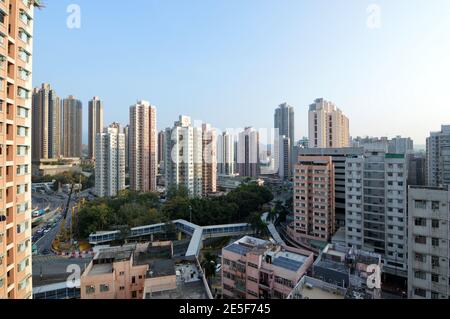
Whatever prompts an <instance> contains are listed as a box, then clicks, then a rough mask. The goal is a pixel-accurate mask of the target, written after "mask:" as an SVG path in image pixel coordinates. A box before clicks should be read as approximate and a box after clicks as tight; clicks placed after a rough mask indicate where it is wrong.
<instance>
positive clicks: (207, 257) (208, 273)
mask: <svg viewBox="0 0 450 319" xmlns="http://www.w3.org/2000/svg"><path fill="white" fill-rule="evenodd" d="M216 260H217V256H215V255H213V254H211V253H210V252H206V253H204V254H203V260H202V263H201V265H202V268H203V270H204V271H205V277H206V279H207V280H208V283H209V284H210V285H211V278H214V277H215V276H216V266H217V263H216Z"/></svg>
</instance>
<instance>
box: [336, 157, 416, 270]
mask: <svg viewBox="0 0 450 319" xmlns="http://www.w3.org/2000/svg"><path fill="white" fill-rule="evenodd" d="M407 176H408V172H407V164H406V160H405V156H404V155H403V154H389V153H386V152H385V151H384V150H372V151H366V152H365V154H364V155H362V156H357V157H354V158H348V159H347V162H346V169H345V177H346V243H347V245H348V246H349V247H355V248H357V249H363V250H367V251H372V252H376V253H379V254H381V256H382V258H383V264H384V265H383V269H384V271H385V272H386V273H390V274H393V275H397V276H402V277H406V276H407V211H406V208H407V199H406V197H407V184H406V182H407Z"/></svg>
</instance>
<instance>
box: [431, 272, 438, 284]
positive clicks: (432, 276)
mask: <svg viewBox="0 0 450 319" xmlns="http://www.w3.org/2000/svg"><path fill="white" fill-rule="evenodd" d="M431 281H432V282H436V283H439V275H436V274H431Z"/></svg>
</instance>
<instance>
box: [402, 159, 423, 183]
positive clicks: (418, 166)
mask: <svg viewBox="0 0 450 319" xmlns="http://www.w3.org/2000/svg"><path fill="white" fill-rule="evenodd" d="M406 158H407V160H408V185H411V186H425V185H426V179H425V176H426V172H425V171H426V154H425V153H410V154H407V155H406Z"/></svg>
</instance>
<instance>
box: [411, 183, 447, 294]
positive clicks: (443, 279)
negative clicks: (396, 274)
mask: <svg viewBox="0 0 450 319" xmlns="http://www.w3.org/2000/svg"><path fill="white" fill-rule="evenodd" d="M408 212H409V235H408V256H409V257H408V298H410V299H448V298H449V297H450V287H449V284H450V271H449V258H450V248H449V247H450V246H449V240H450V232H449V224H450V213H449V212H450V192H449V189H448V186H445V187H439V188H438V187H424V186H411V187H410V188H409V200H408Z"/></svg>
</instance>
